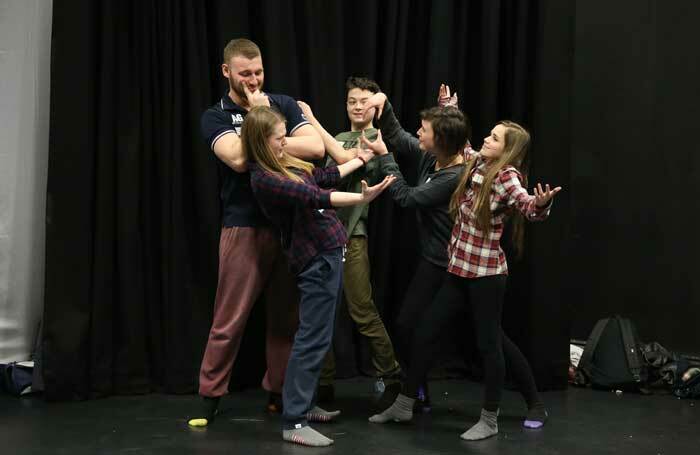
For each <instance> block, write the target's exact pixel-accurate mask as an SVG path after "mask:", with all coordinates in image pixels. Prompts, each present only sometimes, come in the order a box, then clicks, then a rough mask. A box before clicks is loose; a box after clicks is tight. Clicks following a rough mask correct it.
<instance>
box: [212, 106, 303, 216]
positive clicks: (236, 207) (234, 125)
mask: <svg viewBox="0 0 700 455" xmlns="http://www.w3.org/2000/svg"><path fill="white" fill-rule="evenodd" d="M266 95H267V96H268V97H269V98H270V106H271V107H272V108H273V109H276V110H277V111H279V112H280V113H281V114H282V115H284V117H285V118H286V119H287V136H291V135H292V133H294V131H296V130H297V129H298V128H299V127H301V126H302V125H306V124H308V123H309V122H308V121H307V120H306V118H305V117H304V114H302V112H301V109H300V108H299V106H298V105H297V103H296V101H294V99H292V98H290V97H289V96H286V95H273V94H271V93H267V94H266ZM246 114H248V111H246V110H245V109H244V108H242V107H241V106H239V105H237V104H236V103H234V102H233V100H232V99H231V98H230V97H229V96H228V93H226V94H224V96H223V97H222V98H221V100H219V102H218V103H216V104H214V105H213V106H212V107H210V108H209V109H207V110H206V111H204V113H203V114H202V120H201V126H202V135H203V136H204V140H205V141H206V142H207V145H208V146H209V148H211V150H212V151H213V150H214V144H216V141H218V140H219V139H220V138H221V137H223V136H225V135H226V134H238V135H240V134H241V126H242V125H243V119H244V118H245V116H246ZM217 162H218V163H219V167H220V169H221V175H222V177H223V179H222V184H221V208H222V210H221V213H222V218H223V219H222V224H223V226H224V227H231V226H248V227H254V226H261V225H267V224H269V222H268V221H267V219H266V218H265V216H264V215H263V213H262V211H261V210H260V207H258V203H257V202H256V200H255V198H254V197H253V191H252V190H251V188H250V174H249V173H248V172H243V173H239V172H236V171H234V170H233V169H231V168H230V167H228V166H227V165H226V164H224V162H223V161H221V160H217Z"/></svg>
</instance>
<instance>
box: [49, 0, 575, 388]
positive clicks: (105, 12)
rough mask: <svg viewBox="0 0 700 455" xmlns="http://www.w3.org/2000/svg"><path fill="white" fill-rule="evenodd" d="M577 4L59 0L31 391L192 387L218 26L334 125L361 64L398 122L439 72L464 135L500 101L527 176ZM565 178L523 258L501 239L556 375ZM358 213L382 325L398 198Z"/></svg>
mask: <svg viewBox="0 0 700 455" xmlns="http://www.w3.org/2000/svg"><path fill="white" fill-rule="evenodd" d="M574 10H575V8H574V5H573V3H572V2H559V1H543V2H527V1H495V0H488V1H487V0H483V1H456V0H455V1H435V2H430V1H398V0H395V1H383V2H375V1H370V0H364V1H363V0H361V1H344V2H326V1H320V0H319V1H303V2H302V1H271V0H270V1H267V0H263V1H236V2H232V1H215V0H209V1H195V0H190V1H185V0H167V1H157V0H150V1H149V0H145V1H144V0H138V1H137V0H120V1H116V0H114V1H107V0H103V1H92V0H82V1H70V2H68V1H61V0H56V1H55V5H54V8H53V14H54V18H53V40H52V64H51V100H50V102H51V131H50V160H49V161H50V162H49V181H48V207H47V267H46V304H45V314H44V327H45V332H44V339H43V352H44V362H45V363H44V372H45V373H44V376H45V382H46V397H47V398H48V399H51V400H56V399H85V398H91V397H96V396H104V395H108V394H112V393H144V392H149V391H164V392H170V393H187V392H193V391H195V390H196V383H197V375H198V371H199V364H200V361H201V356H202V353H203V350H204V346H205V343H206V339H207V334H208V330H209V325H210V323H211V315H212V307H213V302H214V292H215V288H216V274H217V252H218V251H217V247H218V235H219V211H220V209H219V198H218V177H217V171H216V166H215V161H214V160H215V157H214V155H213V154H212V153H211V151H209V150H208V148H207V147H206V146H205V145H204V143H203V140H202V138H201V137H200V133H199V117H200V115H201V113H202V111H203V110H204V109H206V108H207V107H208V106H209V105H211V104H212V103H213V102H215V101H216V100H217V99H218V98H219V97H220V96H221V94H222V93H223V92H224V91H225V89H226V86H225V81H224V80H223V79H222V77H221V75H220V69H219V66H220V63H221V52H222V49H223V47H224V45H225V44H226V42H227V41H228V40H230V39H232V38H235V37H248V38H250V39H252V40H254V41H255V42H257V43H258V44H259V45H260V47H261V49H262V52H263V60H264V64H265V71H266V80H265V84H266V89H267V90H268V91H270V92H279V93H285V94H289V95H291V96H293V97H295V98H297V99H303V100H306V101H308V102H309V103H310V104H311V106H312V107H313V108H314V110H315V113H316V115H317V116H318V117H319V118H320V119H321V120H322V122H323V123H324V125H325V126H326V127H327V129H328V130H329V131H332V132H339V131H343V130H345V129H347V119H346V115H345V109H344V99H345V93H344V81H345V79H346V78H347V76H349V75H367V76H369V77H372V78H374V79H376V80H377V81H378V82H379V84H380V86H381V87H382V88H383V90H384V91H385V92H386V93H387V94H388V96H389V98H390V100H391V101H392V103H393V105H394V107H395V109H396V111H397V113H398V115H399V116H400V119H401V121H402V123H403V125H404V127H405V128H406V129H408V130H415V129H416V128H417V126H418V124H419V122H418V112H419V111H420V110H421V109H423V108H425V107H429V106H432V105H433V104H434V103H435V98H436V93H437V88H438V85H439V84H440V83H441V82H446V83H448V84H450V86H451V87H452V89H453V91H454V90H456V91H458V93H459V95H460V102H461V106H462V108H463V110H465V111H466V112H467V113H468V114H469V116H470V118H471V120H472V123H473V127H474V132H475V140H474V143H475V144H476V145H477V146H480V144H481V138H482V137H483V136H484V135H485V134H486V133H487V132H488V131H489V130H490V128H491V127H492V126H493V124H494V123H495V122H496V121H497V120H499V119H503V118H509V119H513V120H516V121H519V122H521V123H523V124H525V125H526V126H528V127H529V128H531V129H532V131H533V137H534V143H533V148H532V168H531V181H532V182H535V181H538V180H540V179H544V180H546V181H548V182H551V183H554V184H562V185H564V186H565V187H567V185H568V183H569V181H570V172H569V169H570V168H571V161H570V160H571V157H570V154H569V152H568V151H569V149H570V144H569V141H570V103H569V96H570V92H571V84H572V80H573V75H572V53H571V50H572V43H573V36H574V35H573V25H574V19H573V17H574ZM403 164H405V165H406V166H408V167H411V166H412V163H403ZM412 174H413V172H408V177H409V179H410V178H412V177H413V178H414V176H413V175H412ZM570 197H571V192H570V191H565V192H564V193H562V195H561V197H559V198H558V200H557V202H556V207H555V210H554V212H553V215H552V217H551V219H550V220H549V221H548V222H547V223H546V224H543V225H538V226H537V227H533V228H531V229H529V231H528V241H527V248H526V254H525V258H524V259H523V260H522V261H520V262H515V261H514V260H513V259H511V269H512V276H511V286H510V290H509V293H508V301H507V303H506V306H505V316H504V325H505V328H506V330H507V331H508V333H509V334H510V335H511V336H512V338H513V339H514V340H515V341H516V343H517V344H518V345H519V346H520V347H521V348H522V349H523V351H524V352H525V354H526V356H528V357H529V358H530V360H531V362H532V364H533V367H534V369H535V372H536V376H537V380H538V383H539V385H540V387H541V388H544V389H546V388H561V387H564V386H565V384H566V368H567V364H568V340H569V335H570V329H571V307H570V304H569V297H570V293H571V291H570V284H569V283H570V282H569V281H568V280H567V274H568V272H567V271H566V270H565V267H564V266H565V264H566V262H565V258H566V257H567V255H568V254H569V252H570V249H571V245H570V242H569V241H568V238H569V235H570V234H569V231H570V226H569V219H570V218H571V216H570V213H569V211H570V208H569V207H570V203H569V200H570ZM371 213H372V217H371V222H370V224H371V227H370V250H371V251H370V253H371V261H372V276H373V280H374V283H373V284H374V291H375V297H376V301H377V304H378V306H380V308H381V309H382V312H383V314H384V316H385V319H386V321H387V325H388V326H389V328H391V325H392V321H393V317H394V316H395V314H396V311H397V309H398V304H399V302H400V301H401V298H402V296H403V292H404V290H405V288H406V285H407V282H408V280H409V278H410V276H411V274H412V271H413V265H414V262H415V257H416V248H417V245H416V241H415V236H416V231H415V227H414V214H413V213H411V212H400V211H399V210H397V209H396V208H394V207H393V205H392V202H391V201H390V200H387V198H383V199H380V200H379V201H378V202H377V203H375V208H373V210H372V211H371ZM343 321H345V322H343ZM339 326H340V327H341V330H340V331H339V336H340V337H341V338H340V341H339V343H338V344H337V345H336V351H337V352H339V353H340V354H341V358H340V359H339V362H340V369H341V370H342V371H344V372H345V373H348V372H352V371H355V370H354V369H356V367H357V364H358V363H362V362H361V359H358V358H356V357H355V355H356V354H357V353H358V352H361V349H360V348H358V346H356V345H355V344H354V343H353V336H352V333H351V332H350V331H348V330H346V329H347V327H348V323H347V317H345V319H343V317H342V310H341V321H340V322H339ZM263 327H264V314H263V312H262V311H260V309H259V308H258V309H256V310H254V312H253V315H252V317H251V320H250V322H249V327H248V331H247V333H246V336H245V338H244V341H243V346H242V348H241V353H240V355H239V359H238V361H237V363H236V366H235V370H234V379H233V384H232V385H233V386H236V385H239V386H240V385H251V384H257V383H258V381H259V380H260V377H261V376H262V372H263V369H264V355H263V352H264V351H263V349H264V346H263V345H264V338H263ZM342 327H345V328H346V329H342ZM465 338H466V339H467V341H466V345H469V341H468V337H465ZM455 344H459V342H456V343H455ZM457 351H459V350H457ZM360 357H361V355H360Z"/></svg>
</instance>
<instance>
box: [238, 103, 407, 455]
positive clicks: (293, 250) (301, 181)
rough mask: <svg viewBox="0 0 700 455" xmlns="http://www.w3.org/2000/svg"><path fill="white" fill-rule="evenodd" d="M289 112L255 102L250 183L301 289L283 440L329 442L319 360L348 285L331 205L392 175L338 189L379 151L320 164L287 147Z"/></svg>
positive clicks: (358, 199)
mask: <svg viewBox="0 0 700 455" xmlns="http://www.w3.org/2000/svg"><path fill="white" fill-rule="evenodd" d="M285 131H286V128H285V124H284V118H283V117H282V116H281V115H280V114H278V113H277V112H275V111H273V110H272V109H270V108H268V107H264V106H262V107H255V108H253V109H252V110H251V111H250V113H249V114H248V117H247V118H246V120H245V122H244V123H243V131H242V133H241V141H242V144H243V150H244V153H245V154H246V156H247V157H248V159H249V168H250V172H251V178H250V183H251V187H252V189H253V194H255V197H256V199H257V200H258V202H259V203H260V207H261V209H262V211H263V212H264V213H265V214H266V215H267V216H268V217H269V219H270V221H271V222H272V224H273V225H274V226H275V227H276V228H277V229H279V232H280V236H281V242H282V249H283V250H284V252H285V255H286V256H287V260H288V262H289V268H290V270H291V272H292V273H293V274H294V276H295V278H296V282H297V286H298V288H299V292H300V294H301V298H300V301H299V329H298V330H297V333H296V335H295V337H294V345H293V346H292V352H291V355H290V356H289V363H288V364H287V372H286V378H285V382H284V389H283V403H284V411H283V419H284V424H283V430H282V437H283V439H284V440H285V441H289V442H293V443H296V444H301V445H307V446H328V445H331V444H332V443H333V440H332V439H330V438H327V437H325V436H323V435H322V434H321V433H319V432H317V431H316V430H314V429H313V428H311V427H310V426H309V424H308V423H309V421H321V422H324V421H328V420H330V419H332V418H333V417H335V415H337V412H335V413H328V412H326V411H324V410H322V409H320V408H318V407H317V406H314V395H315V393H316V386H317V383H318V377H319V374H320V371H321V363H322V362H323V359H324V357H325V355H326V352H327V351H328V348H329V347H330V343H331V338H332V336H333V320H334V318H335V308H336V304H337V301H338V299H339V297H340V292H341V289H342V274H343V262H342V261H343V245H344V244H345V242H346V241H347V235H346V232H345V228H344V227H343V225H342V223H341V222H340V221H339V220H338V217H337V216H336V214H335V211H334V210H333V209H334V208H336V207H348V206H352V205H356V204H366V203H369V202H370V201H372V200H373V199H374V198H375V197H377V196H378V195H379V194H380V193H381V192H382V191H383V190H384V189H385V188H386V187H388V186H389V185H391V183H392V182H393V180H394V178H393V177H390V176H389V177H386V178H385V179H384V180H383V181H382V182H381V183H379V184H377V185H375V186H369V187H368V185H367V183H366V182H364V181H363V182H362V191H361V192H360V193H348V192H342V191H334V189H333V187H334V186H335V185H336V184H337V183H338V182H339V181H340V179H341V178H342V177H344V176H346V175H347V174H349V173H351V172H353V171H354V170H356V169H358V168H360V167H361V166H364V165H366V164H367V162H368V161H369V160H371V159H372V157H373V153H372V152H369V151H361V152H360V153H358V155H357V157H356V158H353V159H352V160H350V161H348V162H346V163H344V164H341V165H339V166H330V167H327V168H315V167H314V166H313V165H312V164H311V163H307V162H305V161H302V160H300V159H298V158H295V157H293V156H291V155H289V154H288V153H287V152H286V151H285V149H286V144H287V138H286V137H285Z"/></svg>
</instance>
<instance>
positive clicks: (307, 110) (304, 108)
mask: <svg viewBox="0 0 700 455" xmlns="http://www.w3.org/2000/svg"><path fill="white" fill-rule="evenodd" d="M297 105H298V106H299V109H301V113H302V114H304V117H306V120H308V121H312V120H313V119H314V113H313V111H312V110H311V106H309V105H308V104H306V103H305V102H303V101H297Z"/></svg>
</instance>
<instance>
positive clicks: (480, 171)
mask: <svg viewBox="0 0 700 455" xmlns="http://www.w3.org/2000/svg"><path fill="white" fill-rule="evenodd" d="M465 155H466V157H465V158H466V159H467V160H477V161H476V163H475V164H474V167H473V168H472V175H471V177H470V179H469V183H468V186H467V191H465V193H464V194H463V195H461V196H460V199H459V213H458V216H457V219H456V220H455V225H454V227H453V228H452V238H451V239H450V244H449V245H448V248H447V253H448V255H449V258H450V259H449V262H448V264H447V271H448V272H450V273H453V274H455V275H459V276H461V277H465V278H479V277H485V276H491V275H507V274H508V263H507V262H506V255H505V254H504V253H503V250H502V249H501V235H503V226H504V224H505V222H506V219H507V217H508V216H509V214H510V212H511V210H513V209H516V210H518V211H520V213H522V214H523V215H524V216H525V218H526V219H527V220H530V221H541V220H544V219H546V218H547V217H548V216H549V210H550V208H551V204H549V205H547V206H545V207H538V206H537V205H536V204H535V196H531V195H529V194H528V193H527V190H526V189H525V188H523V186H522V183H521V181H520V179H521V175H520V172H518V170H517V169H515V168H514V167H512V166H507V167H505V168H503V169H502V170H501V171H500V172H499V173H498V175H497V176H496V178H495V179H494V180H493V186H492V187H491V230H490V231H489V232H488V234H486V235H485V234H484V232H483V231H481V230H479V229H478V228H477V227H476V215H475V214H474V212H473V211H472V209H473V207H474V204H475V203H476V194H477V193H476V191H478V189H479V187H480V186H481V184H482V183H483V181H484V173H485V171H486V163H485V161H484V159H483V158H482V157H481V155H480V154H479V153H478V152H475V151H474V150H472V149H471V148H468V149H465Z"/></svg>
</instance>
